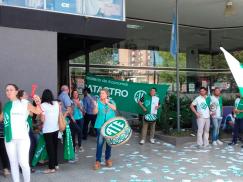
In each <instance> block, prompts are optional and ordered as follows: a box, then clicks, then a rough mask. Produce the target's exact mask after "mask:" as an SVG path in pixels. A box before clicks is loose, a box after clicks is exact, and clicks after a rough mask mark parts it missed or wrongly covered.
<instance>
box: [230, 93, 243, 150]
mask: <svg viewBox="0 0 243 182" xmlns="http://www.w3.org/2000/svg"><path fill="white" fill-rule="evenodd" d="M234 113H235V114H236V118H235V124H234V131H233V140H232V143H230V144H229V145H235V144H236V143H237V140H238V138H239V131H240V132H242V129H243V97H242V96H241V97H240V98H237V99H236V100H235V107H234ZM241 147H242V146H241Z"/></svg>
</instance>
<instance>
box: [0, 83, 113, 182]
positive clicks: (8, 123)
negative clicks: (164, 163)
mask: <svg viewBox="0 0 243 182" xmlns="http://www.w3.org/2000/svg"><path fill="white" fill-rule="evenodd" d="M5 92H6V96H7V98H8V100H9V101H8V102H7V103H6V104H5V105H4V106H3V105H2V104H1V103H0V121H1V122H0V157H1V161H2V163H3V171H4V175H9V174H10V171H9V168H10V169H11V175H12V179H13V181H14V182H19V181H20V175H19V173H20V170H21V171H22V174H23V177H24V181H25V182H29V181H30V174H31V168H30V166H31V160H32V158H33V155H32V157H30V153H31V147H30V146H31V144H32V141H31V138H32V137H31V135H32V134H33V127H32V125H33V124H32V120H31V119H30V118H33V115H35V117H36V116H37V117H38V118H39V120H40V121H41V127H40V128H41V135H43V137H44V141H45V146H46V151H47V154H48V169H46V170H44V173H45V174H49V173H54V172H56V170H58V169H59V166H58V159H57V156H58V155H57V152H58V138H59V135H60V134H63V138H65V137H66V132H65V130H64V131H63V132H60V131H59V120H60V114H62V115H63V116H64V118H65V121H66V125H68V126H69V127H70V130H71V136H72V144H73V146H72V147H73V150H74V151H76V152H77V151H80V152H82V151H83V147H82V140H83V139H84V140H86V139H87V137H88V132H89V125H90V123H91V125H92V126H93V132H95V133H94V134H95V135H96V136H97V151H96V162H95V164H94V169H95V170H97V169H99V168H100V167H101V165H100V163H101V157H102V148H103V145H104V143H105V139H104V137H103V136H102V135H101V133H100V129H101V126H102V125H103V124H104V122H105V121H107V120H108V119H110V118H113V117H115V116H116V104H115V102H114V101H113V100H111V99H109V92H108V90H106V89H102V90H101V91H100V97H99V98H95V97H93V96H91V95H90V89H89V88H84V90H83V94H84V98H83V99H82V100H80V98H79V93H78V91H77V90H73V91H72V94H71V98H70V97H69V88H68V86H66V85H63V86H62V87H61V92H60V94H59V96H58V99H55V98H54V95H53V93H52V91H51V90H49V89H45V90H44V91H43V93H42V96H41V98H40V97H39V96H37V95H33V96H32V99H33V104H31V102H30V101H29V100H28V96H27V94H26V92H24V91H23V90H20V89H19V88H18V87H17V86H16V85H15V84H8V85H7V86H6V89H5ZM76 139H77V140H76ZM76 141H77V144H76ZM34 150H35V149H34ZM105 154H106V155H105V160H106V166H107V167H111V166H112V160H111V159H110V158H111V147H110V146H109V145H107V144H106V152H105ZM19 167H20V168H19Z"/></svg>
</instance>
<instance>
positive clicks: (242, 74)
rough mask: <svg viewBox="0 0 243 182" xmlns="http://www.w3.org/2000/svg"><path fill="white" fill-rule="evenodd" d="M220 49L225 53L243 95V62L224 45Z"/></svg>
mask: <svg viewBox="0 0 243 182" xmlns="http://www.w3.org/2000/svg"><path fill="white" fill-rule="evenodd" d="M220 49H221V51H223V53H224V57H225V59H226V61H227V63H228V65H229V68H230V71H231V72H232V74H233V76H234V79H235V82H236V83H237V86H238V87H239V90H240V94H241V96H242V97H243V64H241V63H240V62H239V61H238V60H237V59H235V58H234V57H233V56H232V55H231V54H230V53H229V52H227V51H226V50H225V49H224V48H223V47H220Z"/></svg>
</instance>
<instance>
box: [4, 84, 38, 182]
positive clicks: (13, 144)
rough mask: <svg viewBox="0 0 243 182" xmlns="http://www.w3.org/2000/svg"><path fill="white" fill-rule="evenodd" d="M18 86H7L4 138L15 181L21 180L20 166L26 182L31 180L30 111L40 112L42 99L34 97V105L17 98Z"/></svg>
mask: <svg viewBox="0 0 243 182" xmlns="http://www.w3.org/2000/svg"><path fill="white" fill-rule="evenodd" d="M17 94H18V87H17V86H16V85H15V84H8V85H7V86H6V96H7V98H8V99H9V102H7V103H6V104H5V106H4V109H3V115H4V138H5V146H6V150H7V154H8V157H9V161H10V167H11V174H12V178H13V181H14V182H19V181H20V177H19V166H20V167H21V169H22V172H23V177H24V182H30V166H29V149H30V139H29V133H28V127H27V125H28V124H27V118H28V115H29V112H32V113H35V114H40V113H41V109H40V107H39V105H40V103H41V101H40V98H39V97H38V96H37V95H34V96H33V99H34V101H35V103H36V105H37V107H34V106H33V105H32V104H30V103H29V102H28V101H27V100H25V99H22V100H19V99H18V98H17Z"/></svg>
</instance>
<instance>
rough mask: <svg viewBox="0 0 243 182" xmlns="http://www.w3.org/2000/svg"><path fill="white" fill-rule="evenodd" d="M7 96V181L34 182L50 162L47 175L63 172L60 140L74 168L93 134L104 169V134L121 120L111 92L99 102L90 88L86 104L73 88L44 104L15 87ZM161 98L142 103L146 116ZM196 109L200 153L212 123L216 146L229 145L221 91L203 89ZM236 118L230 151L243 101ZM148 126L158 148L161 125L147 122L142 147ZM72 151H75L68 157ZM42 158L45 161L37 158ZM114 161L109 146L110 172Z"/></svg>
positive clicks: (3, 154) (0, 116) (0, 148)
mask: <svg viewBox="0 0 243 182" xmlns="http://www.w3.org/2000/svg"><path fill="white" fill-rule="evenodd" d="M5 92H6V97H7V99H8V102H6V103H5V104H4V105H3V104H2V103H1V102H0V121H1V122H0V161H1V162H2V168H3V174H4V176H7V175H10V174H11V176H12V179H13V181H14V182H19V181H20V171H21V172H22V174H23V179H24V182H30V179H31V178H30V176H31V172H34V166H35V165H36V163H37V162H45V161H48V168H47V169H46V170H44V171H43V173H45V174H49V173H55V172H56V171H57V170H58V169H59V165H58V143H59V142H58V141H59V139H61V140H60V141H61V142H62V143H63V146H64V159H66V160H68V161H69V162H70V163H73V162H76V161H77V160H78V159H77V155H75V153H77V152H83V151H84V148H83V146H82V140H87V137H88V134H89V133H91V134H92V135H95V136H96V137H97V150H96V162H95V164H94V169H95V170H97V169H100V167H101V157H102V148H103V145H104V143H105V139H104V137H103V136H102V135H101V133H100V129H101V126H102V125H103V124H104V122H105V121H106V119H110V118H114V117H115V116H116V103H115V102H114V101H113V100H111V99H110V98H109V92H108V90H106V89H102V90H101V91H100V96H99V98H97V97H93V96H91V91H90V89H89V88H84V90H83V96H84V97H83V99H80V97H79V93H78V91H77V90H72V93H71V97H70V91H69V88H68V86H66V85H63V86H62V87H61V89H60V93H59V95H58V99H55V97H54V95H53V93H52V91H51V90H49V89H45V90H44V91H43V93H42V96H41V98H40V97H39V96H38V95H35V94H33V95H31V99H32V101H33V102H32V103H31V102H30V100H29V99H30V97H29V96H28V94H27V93H26V92H25V91H24V90H20V89H19V88H18V87H17V86H16V85H15V84H8V85H7V86H6V88H5ZM155 94H156V89H155V88H152V89H151V90H150V94H148V96H146V97H143V98H141V99H140V100H139V102H138V105H139V106H140V107H141V108H142V109H143V111H144V113H147V114H156V113H157V110H158V108H159V107H160V101H159V99H158V97H157V96H155ZM149 101H151V102H149ZM148 103H150V104H148ZM190 108H191V110H192V111H193V113H194V114H195V115H196V117H197V126H198V130H197V146H198V148H202V147H207V146H209V130H210V123H211V125H212V126H213V130H212V132H211V133H212V137H211V138H212V145H213V146H215V145H222V144H223V142H222V141H220V138H219V136H220V135H219V132H220V127H221V125H222V119H223V101H222V96H221V91H220V89H219V88H215V89H214V91H213V95H209V94H207V89H206V88H205V87H201V88H200V90H199V96H198V97H196V98H195V99H194V100H193V102H192V103H191V105H190ZM230 114H231V115H230ZM230 114H229V115H228V116H227V117H226V119H225V123H224V129H225V128H227V129H229V128H231V129H232V136H233V137H232V142H231V143H230V145H235V144H236V143H237V142H238V140H239V139H240V136H239V132H240V131H241V130H242V129H243V98H242V97H240V96H238V97H237V99H236V100H235V105H234V109H233V110H232V113H230ZM62 117H63V118H64V122H65V129H64V130H63V131H61V130H60V123H59V122H60V118H62ZM104 118H105V119H104ZM89 126H91V127H89ZM148 126H150V127H151V131H150V142H151V143H152V144H153V143H155V140H154V131H155V124H153V123H152V124H151V123H150V124H147V123H146V122H143V130H142V138H141V141H140V144H142V145H143V144H145V141H146V133H147V129H148ZM42 146H44V147H42ZM67 148H68V149H67ZM67 150H69V151H68V152H66V151H67ZM37 151H38V152H37ZM36 153H38V154H40V155H39V156H38V155H35V154H36ZM47 158H48V160H46V159H47ZM110 158H111V147H110V146H109V145H108V144H107V143H106V152H105V164H106V166H107V167H111V166H112V161H111V159H110Z"/></svg>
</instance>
